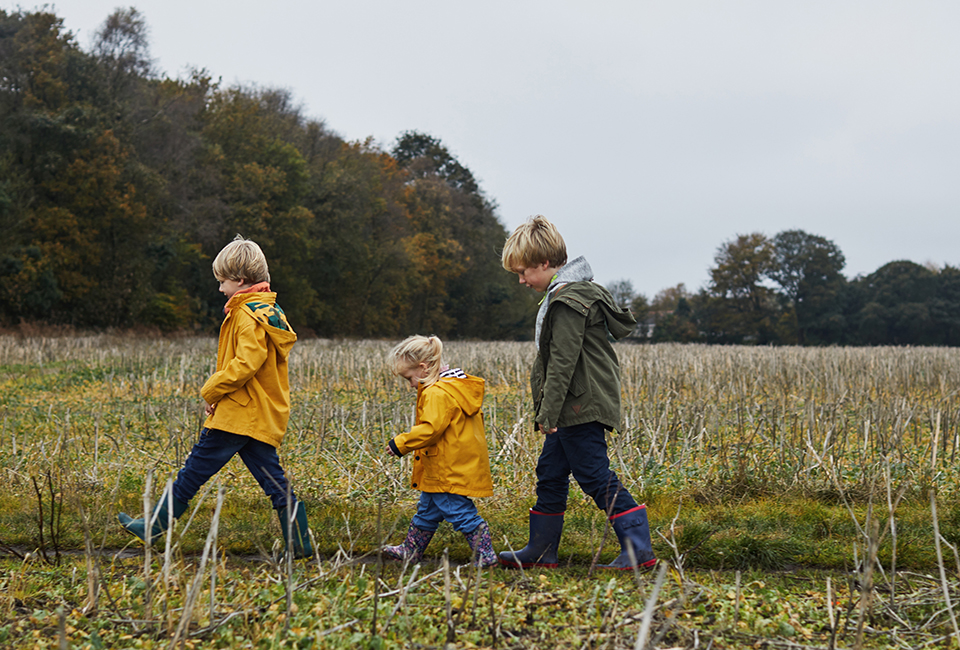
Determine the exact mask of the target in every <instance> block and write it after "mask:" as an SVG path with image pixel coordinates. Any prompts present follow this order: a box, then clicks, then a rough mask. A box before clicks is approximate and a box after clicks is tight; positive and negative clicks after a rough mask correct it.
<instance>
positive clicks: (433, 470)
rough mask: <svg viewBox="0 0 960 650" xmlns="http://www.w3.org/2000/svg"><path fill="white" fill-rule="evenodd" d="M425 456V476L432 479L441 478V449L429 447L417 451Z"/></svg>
mask: <svg viewBox="0 0 960 650" xmlns="http://www.w3.org/2000/svg"><path fill="white" fill-rule="evenodd" d="M417 453H418V454H420V456H422V457H423V478H424V479H425V480H430V481H439V480H440V450H439V449H437V448H436V447H427V448H426V449H421V450H420V451H418V452H417Z"/></svg>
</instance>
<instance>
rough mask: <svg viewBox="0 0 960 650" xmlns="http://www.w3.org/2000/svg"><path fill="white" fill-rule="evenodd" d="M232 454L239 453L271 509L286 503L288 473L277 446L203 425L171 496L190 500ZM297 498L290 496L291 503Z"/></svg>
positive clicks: (283, 505) (186, 500)
mask: <svg viewBox="0 0 960 650" xmlns="http://www.w3.org/2000/svg"><path fill="white" fill-rule="evenodd" d="M234 454H240V460H242V461H243V464H244V465H246V466H247V469H248V470H250V473H251V474H253V478H255V479H257V483H259V484H260V487H261V488H263V491H264V493H265V494H266V495H267V496H268V497H270V501H271V502H272V503H273V507H274V509H275V510H279V509H280V508H284V507H286V505H287V477H286V476H284V474H283V468H282V467H280V458H279V457H278V456H277V449H276V447H274V446H273V445H268V444H267V443H265V442H260V441H259V440H254V439H253V438H250V437H249V436H239V435H237V434H235V433H227V432H226V431H221V430H220V429H204V430H203V431H201V432H200V440H198V441H197V444H195V445H194V446H193V449H191V450H190V455H189V456H187V460H186V462H185V463H184V464H183V468H182V469H181V470H180V473H179V474H177V480H176V481H174V483H173V496H175V497H176V498H177V499H179V500H180V501H182V502H183V503H187V502H188V501H190V499H192V498H193V497H194V495H196V493H197V492H198V491H199V490H200V488H201V487H203V484H204V483H206V482H207V481H209V480H210V477H212V476H213V475H214V474H216V473H217V472H219V471H220V469H221V468H222V467H223V466H224V465H226V464H227V461H229V460H230V459H231V458H233V456H234ZM271 479H273V480H271ZM291 496H292V495H291ZM296 502H297V500H296V498H293V503H296Z"/></svg>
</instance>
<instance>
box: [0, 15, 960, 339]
mask: <svg viewBox="0 0 960 650" xmlns="http://www.w3.org/2000/svg"><path fill="white" fill-rule="evenodd" d="M548 216H549V215H548ZM0 227H2V232H3V237H2V238H0V325H6V326H10V325H16V324H18V323H22V322H43V323H49V324H57V325H69V326H73V327H76V328H84V329H87V328H129V327H147V328H151V329H160V330H164V331H178V330H194V329H198V330H214V329H215V328H216V327H217V325H218V324H219V322H220V320H221V318H222V306H223V297H222V296H221V295H220V294H219V293H218V292H217V285H216V283H215V282H214V280H213V278H212V276H211V271H210V264H211V261H212V259H213V257H214V256H215V255H216V253H217V252H218V251H219V250H220V248H221V247H222V246H223V245H224V244H225V243H226V242H228V241H229V240H230V239H232V238H233V237H234V236H235V235H236V234H237V233H241V234H243V235H244V236H245V237H248V238H250V239H253V240H255V241H257V242H258V243H260V244H261V246H262V247H263V249H264V252H265V253H266V255H267V258H268V259H269V260H270V263H271V275H272V284H273V288H274V289H275V290H277V291H278V293H279V294H280V304H281V305H283V306H284V308H285V310H286V311H287V313H288V315H289V316H290V319H291V321H292V322H293V323H295V325H296V327H297V329H298V330H299V331H300V332H301V333H303V334H310V333H313V334H316V335H320V336H328V337H391V338H396V337H398V336H401V335H406V334H409V333H411V332H424V333H435V334H439V335H441V336H445V337H449V338H460V339H511V338H526V337H529V336H530V334H531V332H532V329H533V324H532V319H533V316H534V314H535V312H536V297H535V296H534V295H533V293H532V292H529V291H524V290H523V288H522V287H520V286H519V284H518V283H517V279H516V277H515V276H511V275H510V274H508V273H505V272H504V271H503V270H502V269H501V268H500V255H499V252H500V249H501V247H502V245H503V242H504V239H505V238H506V235H507V232H506V231H505V229H504V227H503V225H502V224H501V223H500V221H499V220H498V218H497V215H496V206H495V204H494V202H493V201H492V200H491V199H489V198H488V197H486V196H485V195H484V193H483V192H482V191H481V189H480V187H479V185H478V183H477V181H476V179H475V177H474V176H473V174H472V173H471V171H470V170H469V169H468V168H467V167H466V166H464V165H463V164H461V163H460V162H459V161H458V160H457V159H456V158H455V157H454V156H453V155H451V153H450V152H449V150H448V149H447V148H446V147H445V146H444V144H443V143H442V142H441V141H440V140H438V139H436V138H434V137H431V136H429V135H425V134H422V133H416V132H407V133H403V134H401V135H400V136H399V137H398V138H397V140H396V142H395V143H393V145H392V147H391V148H390V149H389V150H388V151H387V150H383V149H382V148H381V147H380V146H379V145H377V144H376V143H373V142H372V141H366V142H347V141H345V140H344V139H343V138H341V137H340V136H338V135H337V134H336V133H335V132H334V131H332V130H330V129H329V128H327V126H326V125H325V124H324V123H323V122H322V121H319V120H315V119H309V118H307V117H305V116H304V115H303V113H302V111H301V109H300V108H299V107H298V106H297V105H296V104H295V103H294V101H293V100H292V98H291V96H290V94H289V93H288V92H286V91H281V90H273V89H264V88H257V87H244V86H233V87H224V86H222V85H221V84H220V83H219V82H217V81H215V80H214V79H213V77H212V76H211V75H210V74H209V73H208V72H206V71H204V70H195V71H193V72H192V73H191V74H189V75H187V76H186V77H185V78H179V79H171V78H169V77H167V76H165V75H162V74H160V73H158V72H157V71H156V70H155V69H154V66H153V63H152V61H151V59H150V56H149V44H148V40H147V27H146V24H145V23H144V20H143V17H142V16H141V15H140V14H139V13H138V12H137V11H136V10H135V9H121V10H117V11H116V12H114V13H113V14H112V15H111V16H109V17H108V18H107V19H106V21H105V22H104V23H103V25H102V27H101V28H100V30H99V31H98V32H97V34H96V36H95V39H94V41H93V43H92V44H91V45H90V46H89V47H88V48H87V49H83V48H81V47H80V46H79V45H78V44H77V43H76V42H75V40H74V38H73V36H72V34H71V33H70V32H69V31H67V30H66V29H65V28H64V25H63V22H62V20H61V19H60V18H58V17H57V16H56V15H54V14H52V13H49V12H48V11H46V10H40V11H36V12H25V11H22V10H18V11H14V12H6V11H4V10H0ZM843 267H844V258H843V254H842V253H841V251H840V250H839V249H838V248H837V247H836V246H835V245H834V244H833V243H832V242H830V241H829V240H826V239H824V238H822V237H819V236H816V235H811V234H809V233H805V232H803V231H787V232H782V233H779V234H777V235H776V236H774V237H773V238H768V237H766V236H765V235H763V234H759V233H754V234H749V235H743V236H738V237H736V238H735V239H733V240H731V241H729V242H726V243H724V244H723V245H722V246H721V247H720V248H719V249H718V252H717V255H716V258H715V260H714V266H713V267H712V268H711V269H710V277H711V279H710V282H709V283H708V285H707V286H705V287H704V288H702V289H700V290H699V291H697V292H695V293H692V292H689V291H688V290H687V289H686V287H684V286H683V285H678V286H675V287H671V288H669V289H665V290H664V291H662V292H660V293H659V294H658V295H656V296H655V297H654V298H653V299H652V300H648V299H647V298H646V297H644V296H642V295H637V294H636V293H635V292H634V291H633V289H632V287H631V286H630V283H629V282H628V281H620V282H616V283H614V284H613V285H612V286H611V289H612V291H613V293H614V294H615V296H616V297H617V299H618V300H619V301H620V302H621V303H623V304H624V305H626V306H630V307H631V308H632V309H633V311H634V313H635V314H636V315H637V316H638V319H639V320H640V323H641V325H640V327H639V328H638V330H637V333H636V336H635V337H633V340H636V341H654V342H658V341H684V342H709V343H756V344H801V345H829V344H850V345H864V344H865V345H879V344H932V345H960V271H958V270H957V269H955V268H953V267H949V266H947V267H944V268H942V269H937V268H927V267H924V266H920V265H917V264H914V263H912V262H893V263H890V264H887V265H886V266H884V267H882V268H881V269H879V270H877V271H876V272H875V273H872V274H870V275H868V276H866V277H858V278H855V279H853V280H848V279H847V278H845V277H844V275H843V274H842V269H843Z"/></svg>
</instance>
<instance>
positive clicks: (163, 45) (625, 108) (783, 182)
mask: <svg viewBox="0 0 960 650" xmlns="http://www.w3.org/2000/svg"><path fill="white" fill-rule="evenodd" d="M4 5H7V8H8V10H11V9H13V6H9V3H7V2H4ZM24 6H27V5H24ZM118 6H129V5H126V4H118V3H117V2H116V1H115V0H61V1H58V2H56V4H55V5H53V9H54V11H55V12H56V13H57V14H58V15H59V16H61V17H62V18H63V19H64V22H65V26H66V27H67V28H68V29H70V30H71V31H73V32H74V34H75V35H76V38H77V41H78V43H79V44H80V45H81V46H83V47H85V48H88V47H89V45H90V43H91V39H92V38H93V34H94V32H95V31H96V29H97V27H98V26H99V25H100V24H101V23H102V22H103V20H104V19H105V18H106V17H107V16H108V15H109V14H110V13H111V12H112V11H113V10H114V9H115V8H116V7H118ZM132 6H135V7H136V8H137V9H139V10H140V11H141V12H142V13H143V14H144V16H145V18H146V20H147V23H148V24H149V26H150V34H151V38H150V42H151V53H152V56H153V57H154V58H155V59H156V62H157V66H158V68H159V70H160V71H162V72H163V73H165V74H167V75H169V76H174V77H175V76H178V75H182V74H184V71H185V70H186V69H187V67H188V66H194V67H201V68H206V69H207V70H208V71H209V72H210V73H212V75H213V76H214V78H216V77H221V78H222V80H223V82H224V83H225V84H228V85H229V84H234V83H256V84H259V85H262V86H269V87H282V88H287V89H289V90H290V91H291V92H292V94H293V96H294V97H295V98H296V99H297V100H299V101H300V102H302V104H303V107H304V110H305V113H306V114H307V115H308V116H311V117H316V118H321V119H323V120H324V121H325V122H326V124H327V126H328V127H329V128H330V129H332V130H333V131H336V132H337V133H339V134H340V135H341V136H343V137H345V138H347V139H349V140H362V139H365V138H367V137H373V138H374V139H375V140H376V141H377V142H379V143H380V144H381V145H382V146H383V147H385V148H389V147H390V146H391V145H392V143H393V141H394V140H395V139H396V137H397V136H398V135H399V134H400V133H401V132H402V131H404V130H409V129H416V130H419V131H424V132H427V133H430V134H431V135H433V136H436V137H438V138H440V139H441V140H443V142H444V143H445V144H446V145H447V147H448V148H449V149H450V150H451V151H452V152H453V153H454V155H456V156H457V157H458V158H459V160H460V161H461V162H462V163H463V164H465V165H466V166H467V167H469V168H470V169H471V170H472V171H473V172H474V174H475V175H476V176H477V178H478V179H479V180H480V182H481V186H482V188H483V190H484V191H485V192H486V194H487V195H488V196H489V197H490V198H492V199H494V200H495V201H496V202H497V203H498V204H499V206H500V207H499V216H500V218H501V220H502V221H503V223H504V224H505V225H506V226H507V228H508V229H509V230H512V229H513V228H514V227H516V226H517V225H518V224H519V223H521V222H522V221H523V220H524V219H526V218H527V217H528V216H530V215H532V214H536V213H542V214H544V215H546V216H547V217H548V218H549V219H551V220H552V221H554V222H555V223H556V224H557V225H558V226H559V228H560V230H561V232H562V233H563V235H564V237H565V238H566V240H567V245H568V249H569V251H570V254H571V255H580V254H583V255H586V256H587V259H588V260H590V262H591V264H592V265H593V268H594V271H595V272H596V275H597V280H598V281H600V282H604V283H609V282H611V281H613V280H617V279H629V280H631V281H632V282H633V285H634V287H635V288H636V289H637V290H638V291H640V292H643V293H646V294H647V295H648V297H652V296H653V294H655V293H656V292H657V291H659V290H660V289H662V288H664V287H667V286H673V285H675V284H677V283H678V282H684V283H686V284H687V286H688V288H690V289H692V290H693V289H697V288H699V287H700V286H702V285H703V284H705V283H706V281H707V279H708V268H709V267H710V266H711V265H712V263H713V256H714V253H715V252H716V249H717V247H718V246H719V245H720V244H722V243H723V242H724V241H726V240H729V239H732V238H733V237H734V236H736V235H737V234H738V233H748V232H754V231H760V232H764V233H766V234H767V235H770V236H773V235H775V234H776V233H777V232H780V231H781V230H786V229H792V228H800V229H803V230H806V231H808V232H810V233H814V234H818V235H822V236H824V237H826V238H828V239H831V240H833V241H834V242H835V243H836V244H837V245H838V246H839V247H840V248H841V250H843V252H844V254H845V255H846V258H847V268H846V274H847V275H848V277H852V276H854V275H857V274H866V273H870V272H872V271H874V270H876V269H877V268H879V267H880V266H881V265H883V264H885V263H886V262H890V261H893V260H897V259H910V260H913V261H916V262H919V263H926V262H933V263H935V264H937V265H942V264H944V263H948V264H951V265H954V266H956V265H960V247H958V245H960V3H957V2H955V1H952V0H951V1H943V2H924V1H922V0H911V1H909V2H896V3H894V2H882V1H879V0H872V1H870V2H844V1H837V0H829V1H823V2H816V1H813V2H811V1H805V2H791V3H787V2H770V1H769V0H764V1H757V2H682V1H681V2H674V1H670V2H666V1H664V2H639V1H634V2H603V1H597V2H589V3H587V2H570V1H557V0H552V1H549V2H523V1H522V0H510V1H505V2H504V1H500V0H487V1H485V2H470V3H467V2H457V1H455V0H444V1H436V2H434V1H429V2H421V1H417V0H407V1H406V2H396V1H395V0H369V1H365V0H352V1H350V2H337V3H334V2H325V1H316V0H314V1H309V2H308V1H305V0H276V1H274V2H270V3H265V2H251V1H249V0H234V1H233V2H231V3H224V2H216V3H214V2H208V1H206V0H193V1H190V2H186V1H184V0H138V1H137V2H136V3H135V4H133V5H132Z"/></svg>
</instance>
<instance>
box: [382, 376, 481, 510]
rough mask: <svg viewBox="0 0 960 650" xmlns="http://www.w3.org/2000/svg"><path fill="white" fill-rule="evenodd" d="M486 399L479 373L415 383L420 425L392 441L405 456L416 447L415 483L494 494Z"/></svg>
mask: <svg viewBox="0 0 960 650" xmlns="http://www.w3.org/2000/svg"><path fill="white" fill-rule="evenodd" d="M482 405H483V380H482V379H480V378H479V377H471V376H470V375H467V376H466V378H463V379H458V378H453V377H451V378H447V379H440V380H438V381H437V382H436V383H435V384H433V385H431V386H429V387H427V388H424V387H423V385H422V384H421V385H420V386H419V387H418V388H417V422H416V425H415V426H414V427H413V429H411V430H410V431H408V432H407V433H402V434H400V435H399V436H397V437H396V438H394V439H393V441H392V442H393V443H394V447H395V448H396V449H397V450H398V451H399V452H400V454H401V455H403V456H405V455H406V454H407V453H409V452H411V451H413V452H415V453H414V456H413V478H412V480H411V486H412V487H414V488H416V489H418V490H421V491H423V492H444V493H448V494H460V495H463V496H467V497H489V496H493V480H492V479H491V478H490V458H489V457H488V456H487V439H486V436H485V434H484V430H483V414H482V413H481V412H480V407H481V406H482Z"/></svg>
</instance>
